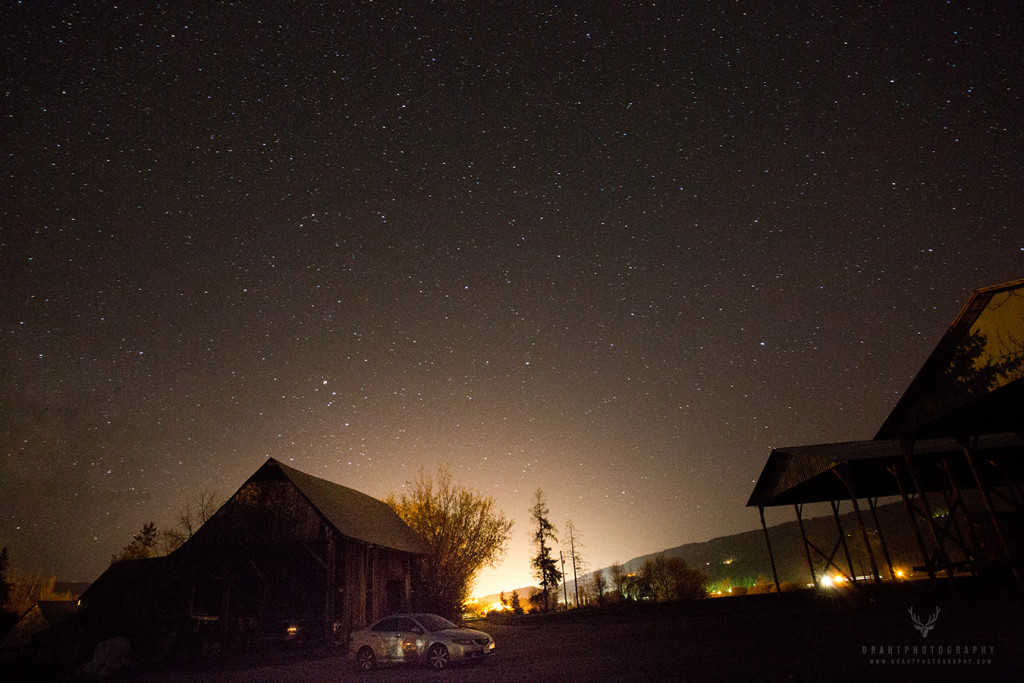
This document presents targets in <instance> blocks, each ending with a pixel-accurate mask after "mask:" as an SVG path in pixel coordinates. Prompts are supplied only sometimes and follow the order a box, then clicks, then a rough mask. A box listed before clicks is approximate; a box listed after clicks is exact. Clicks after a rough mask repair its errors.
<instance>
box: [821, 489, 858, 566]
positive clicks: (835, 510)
mask: <svg viewBox="0 0 1024 683" xmlns="http://www.w3.org/2000/svg"><path fill="white" fill-rule="evenodd" d="M828 504H829V505H831V506H832V517H833V518H834V519H835V520H836V529H838V530H839V541H840V542H841V543H842V544H843V554H844V555H846V566H847V567H849V568H850V581H852V582H853V583H854V584H856V583H857V571H856V570H855V569H854V568H853V558H852V557H850V548H849V546H847V545H846V532H845V531H843V523H842V522H841V521H839V501H837V500H830V501H829V502H828Z"/></svg>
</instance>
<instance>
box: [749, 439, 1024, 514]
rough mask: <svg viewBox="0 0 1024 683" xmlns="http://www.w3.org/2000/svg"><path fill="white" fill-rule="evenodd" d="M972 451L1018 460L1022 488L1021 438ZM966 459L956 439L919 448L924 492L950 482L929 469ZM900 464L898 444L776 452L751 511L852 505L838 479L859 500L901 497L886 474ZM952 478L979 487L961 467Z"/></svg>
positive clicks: (981, 443) (983, 442) (916, 455)
mask: <svg viewBox="0 0 1024 683" xmlns="http://www.w3.org/2000/svg"><path fill="white" fill-rule="evenodd" d="M972 450H974V451H976V452H978V453H979V454H980V455H985V456H990V455H995V454H1005V455H1013V456H1015V460H1016V461H1017V462H1019V464H1020V465H1021V467H1016V468H1013V469H1011V470H1010V472H1013V473H1017V475H1016V479H1017V480H1018V483H1021V480H1022V479H1024V477H1022V476H1021V474H1024V439H1022V438H1021V437H1020V436H1018V435H1017V434H991V435H986V436H981V437H979V438H978V440H977V444H976V445H975V446H973V449H972ZM962 453H963V447H962V446H961V445H960V443H959V442H957V441H956V440H955V439H927V440H923V441H917V442H915V443H914V444H913V454H912V456H911V457H912V459H913V462H914V465H915V470H918V471H919V472H920V476H919V478H920V479H921V480H922V486H923V487H924V488H925V490H946V489H948V488H949V485H948V483H947V482H946V481H943V479H942V477H944V476H946V475H945V474H944V472H943V473H942V474H941V476H940V475H935V474H934V473H930V470H929V469H928V468H929V466H930V465H931V464H933V463H935V462H937V461H939V460H940V459H945V458H949V459H950V460H954V459H959V458H960V457H961V456H962ZM902 462H904V454H903V447H902V446H901V444H900V442H899V441H897V440H894V439H892V440H885V441H881V440H878V441H876V440H871V441H847V442H840V443H828V444H816V445H812V446H793V447H787V448H776V449H775V450H773V451H772V453H771V455H770V456H768V462H767V463H765V466H764V470H762V472H761V476H760V477H759V478H758V480H757V484H756V485H755V486H754V491H753V492H752V493H751V495H750V500H749V501H747V506H748V507H757V506H763V507H775V506H779V505H791V504H793V503H819V502H827V501H830V500H845V499H848V498H849V495H850V494H849V491H848V490H847V489H846V484H845V483H844V481H843V480H841V479H840V478H839V477H838V476H836V475H837V474H842V475H843V476H844V477H845V481H846V482H847V483H849V484H850V485H851V486H852V487H853V489H854V492H855V494H856V495H857V497H858V498H865V497H871V498H874V497H883V496H892V495H898V494H899V488H898V486H897V485H896V481H895V479H894V478H893V476H892V475H891V474H889V472H888V471H887V468H888V467H889V466H890V465H892V464H894V463H902ZM931 469H934V468H931ZM952 474H953V476H954V477H957V478H958V485H959V486H961V487H962V488H964V489H969V488H975V487H976V484H975V483H974V482H973V479H972V476H973V475H971V473H969V472H966V471H964V470H963V467H959V468H957V469H954V470H953V471H952Z"/></svg>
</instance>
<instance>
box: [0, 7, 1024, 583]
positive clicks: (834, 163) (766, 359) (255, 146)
mask: <svg viewBox="0 0 1024 683" xmlns="http://www.w3.org/2000/svg"><path fill="white" fill-rule="evenodd" d="M484 4H485V5H487V3H484ZM507 4H512V5H516V7H515V8H511V7H507V6H506V5H507ZM625 4H628V5H629V6H628V7H626V8H623V7H619V6H617V5H618V3H608V4H607V5H604V4H603V3H602V4H601V7H599V8H595V7H593V6H592V5H591V4H590V3H559V4H557V5H553V6H549V5H547V4H546V3H541V2H527V3H494V4H493V5H488V6H489V7H490V9H486V8H481V7H479V6H478V3H466V4H459V3H433V4H430V3H390V2H374V3H349V2H339V3H337V5H332V4H322V5H318V4H316V3H312V2H296V3H290V2H285V1H279V2H270V3H242V2H240V3H223V2H217V3H214V2H195V3H190V2H172V3H151V2H148V3H135V2H130V3H126V4H125V6H120V5H118V6H115V5H114V4H113V3H70V2H26V3H24V4H22V3H14V2H4V4H3V8H2V10H0V59H2V62H0V78H2V88H0V91H2V104H0V106H2V110H0V139H2V146H3V156H2V167H0V173H2V179H3V191H2V195H0V220H2V222H0V259H2V260H0V277H2V288H0V333H2V339H0V487H2V489H0V490H2V493H0V545H7V546H8V547H9V552H10V558H11V564H12V565H13V566H15V567H22V568H34V569H42V570H44V571H47V572H50V573H54V574H56V575H58V576H59V578H61V579H67V580H92V579H94V578H95V577H96V576H97V575H99V573H100V572H101V571H102V570H103V569H104V568H105V567H106V566H107V564H108V562H109V560H110V557H111V555H112V554H114V553H116V552H118V551H119V550H120V549H121V548H122V547H123V546H124V545H125V544H126V543H127V542H128V541H129V540H130V538H131V535H132V534H133V533H134V532H135V531H137V530H138V529H139V527H141V525H142V524H143V523H145V522H147V521H150V520H153V521H155V522H156V523H157V524H158V526H163V525H167V524H170V523H172V522H173V521H174V518H175V516H176V514H177V512H178V511H179V510H180V509H181V507H182V506H183V505H184V504H185V503H186V502H188V501H189V500H190V499H192V498H194V497H195V496H196V494H197V493H198V492H199V491H200V490H216V491H218V492H219V493H220V494H221V495H222V496H223V497H226V496H228V495H230V494H231V493H233V492H234V491H235V490H236V489H237V488H238V487H239V486H240V485H241V484H242V483H243V482H244V480H245V479H246V478H247V477H248V476H249V475H250V474H252V473H253V472H254V471H255V470H256V469H257V468H258V467H259V466H260V465H261V464H262V463H263V462H264V460H265V459H266V458H267V457H274V458H277V459H279V460H281V461H283V462H285V463H286V464H288V465H291V466H293V467H295V468H297V469H300V470H302V471H305V472H308V473H310V474H314V475H316V476H320V477H323V478H326V479H329V480H331V481H334V482H337V483H340V484H344V485H346V486H350V487H353V488H355V489H358V490H360V491H363V492H365V493H368V494H370V495H373V496H377V497H384V496H386V495H387V494H389V493H393V492H395V493H397V492H400V490H401V486H402V485H403V483H404V482H406V481H408V480H410V479H412V478H413V477H414V476H415V475H416V473H417V472H418V471H419V470H420V468H421V467H424V468H426V469H427V470H428V471H434V470H435V469H436V467H437V465H438V463H440V462H449V463H450V464H451V466H452V469H453V472H454V474H455V478H456V479H457V480H458V481H459V482H460V483H462V484H464V485H467V486H469V487H471V488H473V489H476V490H478V491H480V492H482V493H485V494H487V495H490V496H493V497H494V498H495V499H496V501H497V503H498V506H499V507H500V508H501V509H502V510H503V511H504V512H505V513H506V515H508V516H509V517H511V518H513V519H515V520H516V527H515V530H514V537H513V539H512V542H511V544H510V547H509V554H508V556H507V559H506V561H505V562H504V563H503V564H502V565H501V566H500V567H498V568H497V569H494V570H491V571H489V572H488V573H487V574H486V575H485V576H484V577H483V578H482V580H481V581H480V584H479V592H490V591H491V590H493V591H497V590H499V589H502V588H515V587H519V586H523V585H527V584H531V583H533V579H532V577H531V576H530V569H529V559H528V558H529V554H530V540H529V539H530V535H531V530H530V523H529V508H530V505H531V499H532V495H533V492H534V491H535V490H536V489H537V488H541V489H543V490H544V492H545V494H546V497H547V501H548V504H549V507H550V509H551V515H552V521H553V522H554V523H556V524H557V525H558V526H559V527H561V525H562V524H563V523H564V522H565V521H566V520H567V519H571V520H572V521H573V522H574V524H575V526H576V527H577V528H578V529H579V531H580V533H581V534H582V541H583V544H584V549H583V554H584V559H585V560H586V561H587V562H588V563H589V564H590V565H591V566H592V567H601V566H607V565H608V564H611V563H612V562H615V561H617V560H619V561H625V560H628V559H630V558H631V557H634V556H636V555H641V554H645V553H650V552H655V551H658V550H662V549H665V548H668V547H672V546H676V545H680V544H683V543H688V542H694V541H703V540H708V539H710V538H713V537H716V536H721V535H726V534H730V533H735V532H738V531H745V530H749V529H753V528H758V526H759V522H758V519H757V513H756V512H755V511H752V510H750V509H748V508H746V507H745V503H746V500H747V498H748V497H749V495H750V492H751V490H752V488H753V484H754V480H755V479H756V478H757V476H758V475H759V473H760V471H761V468H762V466H763V464H764V462H765V460H766V459H767V457H768V454H769V452H770V450H771V448H772V447H779V446H787V445H795V444H804V443H818V442H831V441H841V440H850V439H864V438H871V437H872V436H873V435H874V433H875V431H876V430H877V428H878V427H879V426H880V425H881V423H882V421H883V420H884V418H885V417H886V415H887V414H888V412H889V410H890V409H891V408H892V407H893V405H895V403H896V401H897V399H898V398H899V397H900V395H901V394H902V392H903V390H904V389H905V388H906V387H907V385H908V384H909V382H910V380H911V379H912V378H913V376H914V374H915V373H916V372H917V370H918V368H919V367H920V365H921V364H922V362H923V361H924V360H925V358H926V357H927V355H928V354H929V353H930V352H931V350H932V349H933V348H934V346H935V344H936V343H937V342H938V340H939V338H940V337H941V336H942V334H943V332H944V331H945V329H946V327H947V326H948V325H949V324H950V323H951V322H952V320H953V318H954V317H955V316H956V314H957V313H958V312H959V310H960V308H961V306H962V305H963V303H964V302H965V301H966V300H967V298H968V296H969V295H970V293H971V291H973V290H974V289H977V288H980V287H984V286H988V285H992V284H996V283H999V282H1004V281H1007V280H1013V279H1018V278H1020V277H1022V276H1024V225H1022V216H1024V191H1022V188H1024V183H1022V180H1024V132H1022V123H1021V112H1022V111H1024V59H1022V45H1024V36H1022V24H1024V22H1022V16H1021V13H1020V8H1019V5H1018V3H1015V2H1002V3H1001V2H991V3H977V4H976V5H975V6H972V7H966V6H964V5H962V4H961V3H951V4H938V3H934V4H933V3H907V4H899V5H892V4H891V3H879V4H878V5H877V6H872V5H869V4H866V3H856V4H853V3H849V4H846V3H844V4H843V7H842V8H839V9H837V8H835V7H825V6H824V5H823V4H822V3H721V4H718V3H715V4H704V3H659V4H658V5H657V6H652V5H650V4H648V3H643V4H634V3H625ZM791 515H792V513H791V511H789V510H783V511H781V512H780V513H779V514H778V515H776V516H775V517H772V516H769V522H772V521H782V520H788V519H790V517H791Z"/></svg>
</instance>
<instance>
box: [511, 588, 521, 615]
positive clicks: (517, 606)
mask: <svg viewBox="0 0 1024 683" xmlns="http://www.w3.org/2000/svg"><path fill="white" fill-rule="evenodd" d="M510 603H511V604H512V614H522V613H523V603H521V602H519V591H512V599H511V600H510Z"/></svg>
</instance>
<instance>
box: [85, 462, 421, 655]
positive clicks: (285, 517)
mask: <svg viewBox="0 0 1024 683" xmlns="http://www.w3.org/2000/svg"><path fill="white" fill-rule="evenodd" d="M426 551H427V548H426V545H425V543H424V542H423V540H422V539H421V538H420V537H419V536H418V535H417V534H416V533H415V532H414V531H413V530H412V529H410V528H409V527H408V526H407V525H406V524H405V522H403V521H402V520H401V518H399V516H398V515H397V514H396V513H395V512H394V511H393V510H392V509H391V508H390V507H389V506H388V505H387V504H386V503H384V502H383V501H380V500H377V499H375V498H372V497H370V496H368V495H366V494H363V493H360V492H359V491H356V490H354V489H351V488H348V487H346V486H341V485H340V484H335V483H333V482H330V481H327V480H325V479H321V478H318V477H314V476H312V475H309V474H306V473H304V472H300V471H299V470H296V469H293V468H291V467H288V466H287V465H284V464H282V463H281V462H278V461H277V460H275V459H273V458H270V459H268V460H267V461H266V462H265V463H264V464H263V465H262V466H261V467H260V468H259V469H257V470H256V472H255V473H253V475H252V476H250V477H249V479H248V480H246V482H245V483H244V484H242V486H241V488H239V489H238V490H237V491H236V492H235V493H234V495H232V496H231V497H230V498H229V499H228V501H227V502H226V503H224V505H222V506H221V507H220V509H218V510H217V512H215V513H214V514H213V516H211V517H210V519H209V520H207V522H206V523H205V524H203V526H201V527H200V528H199V530H198V531H196V533H195V534H193V535H192V537H191V538H189V539H188V540H187V541H186V542H185V543H184V544H183V545H182V546H181V547H179V548H178V549H177V550H175V551H174V552H173V553H171V554H170V555H168V556H166V557H158V558H151V559H146V560H129V561H125V562H118V563H115V564H113V565H111V567H110V568H109V569H108V570H107V571H106V572H104V574H103V575H102V576H100V577H99V579H97V580H96V582H95V583H94V584H93V585H92V586H91V587H90V588H89V589H88V590H87V591H86V592H85V593H84V594H83V595H82V607H83V613H84V614H83V615H82V616H83V618H84V619H87V620H88V621H87V623H88V625H89V627H88V630H89V631H90V632H91V633H93V634H96V637H97V638H99V639H102V638H110V637H115V636H128V637H130V638H133V639H134V640H138V641H151V642H154V643H156V642H158V641H161V640H163V639H164V638H170V639H171V640H173V641H174V646H175V647H181V648H184V649H186V650H194V649H225V648H228V649H246V648H252V647H257V646H260V645H261V644H267V643H275V642H277V643H279V642H287V641H294V642H296V643H307V644H318V645H324V646H326V645H329V644H330V643H332V642H341V643H344V642H345V640H346V639H347V638H348V634H349V633H351V632H352V631H353V630H355V629H359V628H362V627H363V626H365V625H367V624H369V623H370V622H372V621H374V620H376V619H378V618H380V617H382V616H384V615H387V614H390V613H393V612H398V611H403V610H408V609H410V608H411V607H412V605H413V600H414V594H413V593H414V589H415V587H416V586H417V584H418V578H419V575H420V568H421V563H422V560H423V556H424V554H425V553H426ZM83 623H86V622H84V621H83ZM138 645H143V644H142V643H141V642H140V643H136V644H135V645H133V647H134V646H138ZM169 646H170V645H169V644H168V645H167V647H169ZM154 648H155V649H156V650H159V649H163V648H162V647H161V646H154ZM144 649H150V648H149V647H148V646H144Z"/></svg>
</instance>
